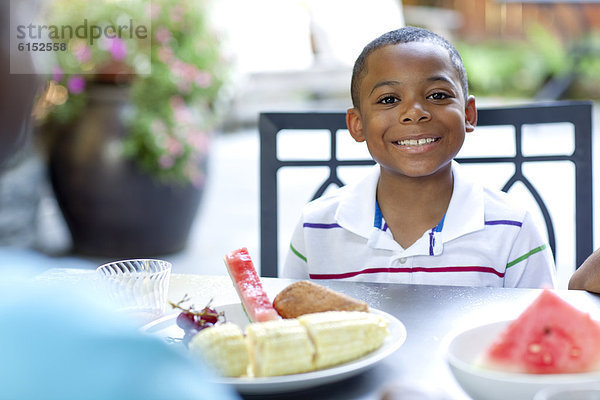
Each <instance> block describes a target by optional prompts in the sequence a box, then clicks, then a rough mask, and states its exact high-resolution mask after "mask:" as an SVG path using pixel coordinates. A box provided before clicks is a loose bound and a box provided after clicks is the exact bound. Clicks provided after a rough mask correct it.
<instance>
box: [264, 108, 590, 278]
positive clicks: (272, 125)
mask: <svg viewBox="0 0 600 400" xmlns="http://www.w3.org/2000/svg"><path fill="white" fill-rule="evenodd" d="M556 123H570V124H572V126H573V133H574V146H573V147H574V149H573V151H572V153H569V154H548V155H545V154H544V155H539V154H535V155H527V154H524V152H523V128H524V127H525V126H529V125H535V126H541V127H544V125H543V124H556ZM540 124H542V125H540ZM495 126H510V127H512V129H513V132H514V134H513V135H512V136H513V137H514V154H513V155H510V156H482V157H468V158H466V157H465V158H457V161H458V162H459V163H461V164H475V163H478V164H490V163H505V164H506V163H508V164H511V165H514V173H513V174H512V176H510V178H509V179H508V181H507V182H506V183H505V184H504V185H503V187H501V189H502V190H503V191H508V190H509V189H510V188H511V187H513V186H514V185H515V184H516V183H518V182H520V183H521V184H522V185H523V186H524V187H525V188H526V189H527V190H528V191H529V192H530V193H531V196H532V197H533V199H534V200H535V202H536V203H537V205H538V206H539V210H540V212H541V214H542V216H543V219H544V222H545V224H546V228H547V233H548V240H549V243H550V247H551V248H552V251H553V254H554V255H555V258H556V250H557V249H556V231H555V229H556V228H555V226H554V223H553V219H552V218H551V216H550V213H549V211H548V206H547V203H546V202H545V201H544V199H543V198H542V196H541V195H540V193H539V192H538V190H537V189H536V186H535V185H534V184H533V183H532V182H531V180H530V179H529V178H528V177H527V176H526V175H525V174H524V173H523V166H524V165H527V164H528V163H540V162H543V163H556V162H564V161H570V162H571V163H573V165H574V168H575V170H574V174H575V177H574V185H575V207H574V208H575V260H574V262H575V268H577V267H578V266H579V265H581V263H583V261H584V260H585V259H586V258H587V256H588V255H589V254H591V252H592V250H593V218H592V214H593V209H592V103H591V102H587V101H576V102H575V101H572V102H571V101H570V102H548V103H536V104H527V105H519V106H508V107H493V108H481V109H479V110H478V121H477V127H478V128H481V127H495ZM346 129H347V128H346V122H345V113H344V112H322V113H321V112H276V113H261V115H260V119H259V133H260V241H261V244H260V252H261V254H260V267H261V268H260V271H261V276H265V277H276V276H277V275H278V272H279V266H278V260H279V254H278V253H279V250H278V249H279V240H278V178H277V175H278V171H279V170H280V169H283V168H312V167H327V168H329V175H328V177H327V178H326V179H325V180H324V181H323V182H316V183H315V188H316V190H315V192H314V195H313V196H312V198H313V199H315V198H318V197H320V196H321V195H322V194H323V193H324V192H325V190H326V189H327V188H328V187H329V186H330V185H336V186H342V185H343V184H344V182H343V181H342V180H341V179H340V177H339V174H338V169H339V168H341V167H347V166H367V165H372V164H373V163H374V162H373V160H372V159H369V158H366V157H365V158H363V159H347V158H344V159H340V157H338V154H337V149H338V145H337V132H338V131H339V130H346ZM284 130H285V131H292V132H293V131H306V130H324V131H328V132H329V145H330V154H329V157H327V159H324V160H314V159H310V160H308V159H306V160H305V159H296V158H294V159H288V160H281V159H280V158H279V157H278V154H277V152H278V133H280V132H281V131H284ZM459 156H460V154H459ZM544 165H546V164H544ZM559 183H560V182H557V184H559ZM298 217H299V214H298ZM288 239H289V238H288Z"/></svg>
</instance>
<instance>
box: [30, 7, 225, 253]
mask: <svg viewBox="0 0 600 400" xmlns="http://www.w3.org/2000/svg"><path fill="white" fill-rule="evenodd" d="M207 11H208V10H207V4H206V3H205V2H203V1H197V0H153V1H152V2H148V1H143V0H129V1H120V2H113V1H111V2H103V1H99V2H92V1H88V0H56V1H54V2H53V3H52V8H51V9H50V11H49V13H48V15H47V17H46V20H47V21H48V22H47V26H48V33H49V34H51V33H52V32H54V35H53V37H52V36H51V38H52V39H53V40H54V42H55V43H59V44H62V43H64V44H65V47H66V49H67V51H56V52H54V55H55V56H56V57H55V60H54V65H53V68H52V72H53V73H52V77H51V79H49V81H48V85H47V90H46V91H45V93H44V94H43V95H42V96H41V99H40V101H39V102H38V107H37V110H36V115H37V117H38V119H39V121H40V122H41V126H42V129H41V131H42V132H43V135H44V143H45V145H46V148H47V149H48V161H49V164H48V165H49V172H50V178H51V182H52V185H53V189H54V192H55V194H56V198H57V201H58V204H59V206H60V207H61V210H62V212H63V215H64V217H65V221H66V223H67V225H68V226H69V229H70V231H71V235H72V238H73V245H74V250H75V251H76V252H79V253H84V254H89V255H98V256H119V257H126V256H132V257H139V256H150V255H158V254H165V253H172V252H175V251H179V250H181V249H182V248H183V247H184V246H185V244H186V241H187V236H188V233H189V229H190V227H191V224H192V221H193V219H194V216H195V214H196V211H197V208H198V204H199V201H200V198H201V193H202V187H203V182H204V177H205V173H206V171H205V167H206V158H207V156H208V150H209V145H210V136H211V134H210V132H211V130H212V129H213V127H214V126H215V124H216V123H217V121H218V115H217V114H218V112H217V111H218V110H217V108H218V107H217V106H218V103H219V96H220V93H221V89H222V87H223V84H224V82H225V80H226V65H225V63H224V62H223V58H222V57H221V54H220V48H219V40H218V38H217V37H216V35H215V33H214V32H212V30H211V28H210V27H209V25H208V20H207ZM53 27H55V28H54V31H52V29H53ZM65 27H66V28H65ZM78 33H79V34H78Z"/></svg>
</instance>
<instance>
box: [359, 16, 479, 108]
mask: <svg viewBox="0 0 600 400" xmlns="http://www.w3.org/2000/svg"><path fill="white" fill-rule="evenodd" d="M411 42H427V43H433V44H436V45H439V46H442V47H443V48H445V49H446V50H448V54H449V55H450V61H452V64H453V66H454V68H455V69H456V72H458V76H459V78H460V83H461V85H462V89H463V95H464V98H465V100H466V99H467V97H468V95H469V83H468V81H467V72H466V70H465V66H464V64H463V61H462V58H461V57H460V54H459V53H458V50H456V48H455V47H454V46H453V45H452V44H451V43H450V42H449V41H447V40H446V39H444V38H443V37H441V36H440V35H437V34H435V33H433V32H431V31H429V30H427V29H423V28H417V27H414V26H407V27H403V28H400V29H396V30H394V31H390V32H387V33H384V34H383V35H381V36H379V37H378V38H377V39H375V40H373V41H371V42H370V43H369V44H367V45H366V46H365V48H364V49H363V51H362V52H361V53H360V55H359V56H358V58H357V59H356V61H355V63H354V68H353V70H352V80H351V83H350V94H351V96H352V104H353V106H354V107H358V106H359V104H360V95H359V93H360V83H361V81H362V78H363V76H364V74H365V72H366V68H367V58H368V57H369V55H371V53H372V52H374V51H375V50H377V49H379V48H381V47H384V46H389V45H395V44H402V43H411Z"/></svg>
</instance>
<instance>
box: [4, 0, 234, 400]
mask: <svg viewBox="0 0 600 400" xmlns="http://www.w3.org/2000/svg"><path fill="white" fill-rule="evenodd" d="M28 4H29V3H28ZM9 7H10V2H9V1H8V0H0V172H1V171H2V169H3V168H4V167H3V166H6V163H7V161H8V160H10V158H11V157H12V156H13V155H14V154H15V153H16V152H18V150H19V148H20V146H21V145H22V144H23V143H24V142H26V140H27V126H28V122H29V118H30V114H31V108H32V104H33V99H34V96H35V93H36V90H38V89H39V87H40V82H41V80H40V79H38V78H37V77H36V76H34V75H16V74H11V73H10V53H9V51H10V45H9V34H10V32H9V29H10V21H9V19H10V18H9V15H10V13H9ZM31 11H33V10H32V9H30V12H31ZM42 268H43V265H40V268H39V269H37V268H35V267H33V268H32V267H28V266H25V265H18V263H16V262H15V263H14V265H13V266H11V267H8V268H3V269H1V270H0V321H1V327H2V329H0V360H1V362H0V399H1V400H5V399H6V400H16V399H18V400H38V399H45V400H51V399H56V400H81V399H87V400H95V399H97V400H114V399H128V400H138V399H139V400H142V399H143V400H154V399H155V400H159V399H161V400H167V399H178V400H183V399H189V400H199V399H207V400H208V399H235V398H237V395H236V394H235V393H234V392H233V390H232V389H231V388H230V387H226V386H221V385H217V384H214V383H212V382H211V381H210V374H211V372H210V371H207V370H206V369H205V367H204V366H203V365H202V364H200V363H198V362H197V361H196V360H193V359H192V358H191V357H190V356H189V355H188V354H187V352H186V351H185V349H183V347H182V348H181V349H177V348H176V347H175V346H171V345H168V344H167V343H164V342H163V341H162V340H160V339H158V338H156V337H151V336H148V335H144V334H142V333H141V332H139V330H138V329H137V328H136V327H135V326H134V325H133V323H131V322H130V321H128V320H127V319H126V318H125V316H124V315H120V314H116V313H115V312H114V311H113V309H111V308H110V307H109V305H107V304H102V303H100V301H99V300H98V299H102V297H101V296H99V295H97V294H96V292H95V291H96V288H95V287H94V286H93V284H92V283H91V282H90V283H89V285H88V284H86V285H84V286H85V287H81V285H78V286H76V285H72V284H71V285H69V284H68V283H67V282H56V281H43V280H42V279H40V278H39V277H37V278H36V274H38V273H39V272H41V271H42Z"/></svg>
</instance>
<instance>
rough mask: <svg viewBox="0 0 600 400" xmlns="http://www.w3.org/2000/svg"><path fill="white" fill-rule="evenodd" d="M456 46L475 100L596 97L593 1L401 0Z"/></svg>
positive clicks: (599, 33)
mask: <svg viewBox="0 0 600 400" xmlns="http://www.w3.org/2000/svg"><path fill="white" fill-rule="evenodd" d="M402 4H403V8H404V13H405V17H406V23H407V24H409V25H418V26H423V27H425V28H428V29H432V30H434V31H435V32H438V33H441V34H442V35H444V36H445V37H447V38H449V39H450V40H451V41H452V42H453V43H454V44H455V46H456V47H457V49H458V50H459V52H460V53H461V56H462V57H463V61H464V63H465V67H466V69H467V73H468V75H469V84H470V90H471V93H472V94H474V95H476V96H480V97H494V98H534V99H536V100H550V99H600V3H598V2H579V1H577V2H564V1H563V2H561V1H545V2H538V1H508V0H447V1H446V0H403V1H402Z"/></svg>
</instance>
